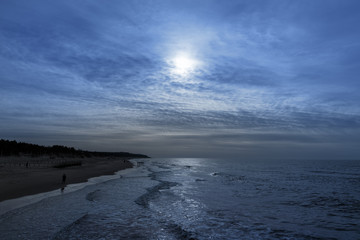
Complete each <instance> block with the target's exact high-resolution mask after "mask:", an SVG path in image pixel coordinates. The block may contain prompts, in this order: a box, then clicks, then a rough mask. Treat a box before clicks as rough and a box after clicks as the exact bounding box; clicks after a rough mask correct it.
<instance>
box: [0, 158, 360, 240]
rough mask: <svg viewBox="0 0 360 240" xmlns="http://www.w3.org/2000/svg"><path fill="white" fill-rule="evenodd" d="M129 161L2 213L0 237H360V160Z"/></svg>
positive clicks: (195, 159) (0, 217)
mask: <svg viewBox="0 0 360 240" xmlns="http://www.w3.org/2000/svg"><path fill="white" fill-rule="evenodd" d="M142 162H143V163H142ZM134 163H135V164H136V165H137V167H136V168H133V169H130V170H126V171H124V172H121V173H120V175H121V177H120V176H119V178H116V179H113V180H110V181H107V182H102V183H97V184H94V185H90V186H86V187H84V188H83V189H80V190H77V191H74V192H67V191H66V190H65V193H64V194H62V195H58V196H52V197H48V198H45V199H43V200H41V201H39V202H37V203H34V204H31V205H28V206H25V207H22V208H18V209H15V210H12V211H10V212H7V213H5V214H3V215H1V216H0V239H360V161H274V160H268V161H246V160H240V159H232V160H230V159H197V158H194V159H144V160H136V161H134Z"/></svg>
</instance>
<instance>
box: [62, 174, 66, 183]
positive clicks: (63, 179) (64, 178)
mask: <svg viewBox="0 0 360 240" xmlns="http://www.w3.org/2000/svg"><path fill="white" fill-rule="evenodd" d="M65 182H66V174H65V173H64V174H63V176H62V183H63V184H65Z"/></svg>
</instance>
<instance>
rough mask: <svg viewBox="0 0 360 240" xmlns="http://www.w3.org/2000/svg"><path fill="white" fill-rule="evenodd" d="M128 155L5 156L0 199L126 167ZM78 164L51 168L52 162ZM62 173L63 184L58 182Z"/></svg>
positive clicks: (0, 172) (0, 167)
mask: <svg viewBox="0 0 360 240" xmlns="http://www.w3.org/2000/svg"><path fill="white" fill-rule="evenodd" d="M128 160H129V158H114V157H112V158H109V157H91V158H71V159H66V158H65V159H64V158H61V159H51V160H49V159H45V158H30V157H29V158H26V157H11V158H10V157H9V158H4V157H3V158H0V189H1V194H0V202H1V201H4V200H9V199H14V198H18V197H23V196H26V195H32V194H37V193H42V192H47V191H51V190H56V189H61V188H62V187H63V186H64V185H67V184H72V183H80V182H86V181H87V179H89V178H92V177H97V176H101V175H110V174H113V173H114V172H116V171H119V170H122V169H125V168H130V167H132V164H131V163H130V162H129V161H128ZM79 161H81V163H82V164H81V166H71V167H65V168H54V167H53V166H54V162H55V163H56V162H60V163H62V162H79ZM64 174H65V175H66V181H65V184H63V183H62V177H63V175H64Z"/></svg>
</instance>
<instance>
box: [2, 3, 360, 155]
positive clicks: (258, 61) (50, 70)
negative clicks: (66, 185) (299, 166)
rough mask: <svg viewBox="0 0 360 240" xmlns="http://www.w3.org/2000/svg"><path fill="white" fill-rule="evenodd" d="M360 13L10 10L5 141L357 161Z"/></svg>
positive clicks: (78, 6)
mask: <svg viewBox="0 0 360 240" xmlns="http://www.w3.org/2000/svg"><path fill="white" fill-rule="evenodd" d="M359 12H360V1H357V0H336V1H334V0H302V1H288V0H276V1H275V0H273V1H270V0H249V1H246V0H236V1H235V0H227V1H222V0H191V1H190V0H179V1H177V0H167V1H164V0H107V1H99V0H62V1H49V0H33V1H27V0H1V1H0V66H1V67H0V138H4V139H10V140H17V141H25V142H31V143H36V144H41V145H53V144H60V145H67V146H73V147H75V148H80V149H84V150H93V151H129V152H135V153H143V154H147V155H149V156H152V157H236V158H249V159H250V158H254V159H255V158H260V159H266V158H282V159H360V104H359V103H360V94H359V90H360V79H359V76H360V28H359V26H358V25H359V22H360V14H359Z"/></svg>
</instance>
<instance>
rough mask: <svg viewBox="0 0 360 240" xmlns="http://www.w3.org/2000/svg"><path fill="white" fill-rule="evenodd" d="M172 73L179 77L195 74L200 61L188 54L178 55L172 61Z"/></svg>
mask: <svg viewBox="0 0 360 240" xmlns="http://www.w3.org/2000/svg"><path fill="white" fill-rule="evenodd" d="M170 65H171V67H172V72H173V73H175V74H179V75H187V74H189V73H191V72H193V71H194V70H195V69H196V68H197V67H198V65H199V61H198V60H196V59H195V58H193V57H191V56H190V55H189V54H186V53H179V54H177V55H176V56H175V57H174V58H172V60H171V61H170Z"/></svg>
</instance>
